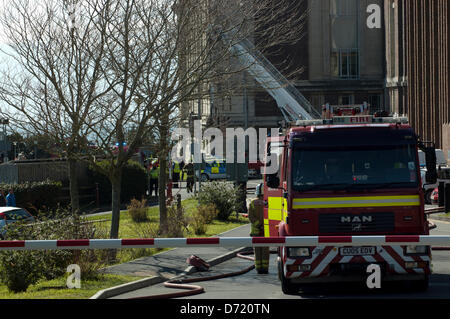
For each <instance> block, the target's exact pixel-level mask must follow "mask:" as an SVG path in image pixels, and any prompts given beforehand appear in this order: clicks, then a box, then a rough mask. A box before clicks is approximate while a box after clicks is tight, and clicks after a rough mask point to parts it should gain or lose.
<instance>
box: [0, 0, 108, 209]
mask: <svg viewBox="0 0 450 319" xmlns="http://www.w3.org/2000/svg"><path fill="white" fill-rule="evenodd" d="M81 4H82V5H81ZM98 5H99V2H98V1H96V0H90V1H82V0H80V1H77V0H74V1H69V0H46V1H42V2H41V1H29V0H8V1H7V3H5V4H4V11H3V12H2V13H1V17H0V20H1V24H2V26H3V28H4V30H5V31H4V32H5V38H6V39H8V43H7V44H8V46H9V48H8V49H6V50H4V52H3V53H4V54H6V55H7V56H9V58H10V61H12V63H11V64H10V67H9V68H8V69H5V70H4V71H3V73H2V79H1V82H0V98H1V99H2V100H3V101H4V103H6V104H7V106H8V107H7V108H5V109H3V110H2V111H3V113H4V115H6V116H8V117H9V118H10V119H11V122H12V123H13V124H14V125H15V126H16V127H18V128H20V129H22V130H25V131H27V132H30V133H33V134H39V135H40V134H46V135H48V136H50V137H51V138H52V139H53V140H54V141H55V142H56V143H61V144H62V146H63V149H64V150H65V152H66V155H67V159H68V163H69V180H70V195H71V205H72V210H73V211H74V212H77V211H78V210H79V195H78V183H77V172H76V163H77V161H78V160H80V153H81V152H80V151H81V149H85V148H86V140H87V136H88V134H89V129H88V126H87V125H86V123H87V122H88V121H90V120H95V119H94V118H92V117H91V116H90V115H91V113H92V111H93V107H94V105H95V103H94V102H95V101H96V100H97V99H99V98H100V97H102V96H103V95H105V94H106V93H107V92H108V91H109V90H110V89H111V85H109V84H108V83H106V82H105V81H104V79H103V78H102V76H103V74H102V73H101V72H100V70H101V64H102V63H103V59H104V42H105V40H106V37H105V35H106V30H102V29H99V28H98V27H95V28H94V27H93V26H94V25H98V24H99V18H100V17H99V16H98V15H97V13H96V7H97V6H98ZM76 8H82V11H81V12H77V13H75V12H74V10H75V9H76ZM75 26H76V27H75Z"/></svg>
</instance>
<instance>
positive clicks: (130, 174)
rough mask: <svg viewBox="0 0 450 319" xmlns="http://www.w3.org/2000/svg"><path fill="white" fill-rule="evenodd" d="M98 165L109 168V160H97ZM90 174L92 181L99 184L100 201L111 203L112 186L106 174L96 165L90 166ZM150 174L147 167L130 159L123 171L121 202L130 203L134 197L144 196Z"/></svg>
mask: <svg viewBox="0 0 450 319" xmlns="http://www.w3.org/2000/svg"><path fill="white" fill-rule="evenodd" d="M96 165H98V166H100V167H102V168H104V169H108V167H109V161H107V160H104V161H100V162H97V163H96ZM89 175H90V178H91V180H92V183H93V184H95V183H98V184H99V195H100V202H101V203H102V204H110V203H111V199H112V187H111V182H110V181H109V179H108V177H107V176H106V175H103V174H101V173H100V172H98V171H96V170H95V169H94V167H92V166H91V167H89ZM147 182H148V175H147V171H146V170H145V168H144V167H143V166H142V165H140V164H139V163H138V162H135V161H132V160H130V161H128V162H127V163H126V164H125V166H124V168H123V172H122V183H121V194H120V198H121V202H122V203H128V202H130V201H131V199H132V198H142V197H143V196H145V192H146V191H147V189H148V187H147Z"/></svg>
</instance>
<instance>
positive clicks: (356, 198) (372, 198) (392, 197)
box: [294, 195, 419, 202]
mask: <svg viewBox="0 0 450 319" xmlns="http://www.w3.org/2000/svg"><path fill="white" fill-rule="evenodd" d="M379 199H419V196H418V195H401V196H359V197H322V198H295V199H294V202H321V201H347V200H379Z"/></svg>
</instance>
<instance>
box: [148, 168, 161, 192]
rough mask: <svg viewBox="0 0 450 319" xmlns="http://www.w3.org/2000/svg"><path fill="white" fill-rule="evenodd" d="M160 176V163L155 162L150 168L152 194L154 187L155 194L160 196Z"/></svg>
mask: <svg viewBox="0 0 450 319" xmlns="http://www.w3.org/2000/svg"><path fill="white" fill-rule="evenodd" d="M158 178H159V165H157V164H156V163H155V164H154V165H153V166H152V169H151V170H150V196H152V193H153V189H155V196H158Z"/></svg>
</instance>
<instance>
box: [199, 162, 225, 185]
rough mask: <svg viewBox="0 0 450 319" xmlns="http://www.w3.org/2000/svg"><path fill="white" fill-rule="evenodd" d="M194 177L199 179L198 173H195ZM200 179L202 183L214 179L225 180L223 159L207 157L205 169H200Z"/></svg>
mask: <svg viewBox="0 0 450 319" xmlns="http://www.w3.org/2000/svg"><path fill="white" fill-rule="evenodd" d="M195 175H196V176H197V178H199V176H198V171H196V172H195ZM200 178H201V181H202V182H207V181H210V180H216V179H226V178H227V173H226V163H225V159H224V158H219V157H213V156H211V157H208V158H207V159H206V161H205V168H204V169H202V171H201V173H200Z"/></svg>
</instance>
